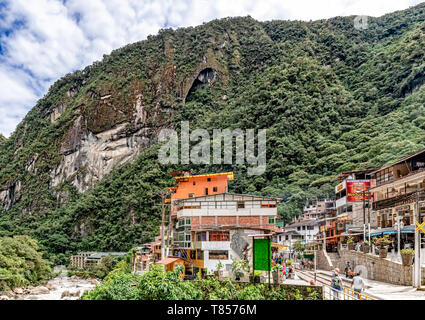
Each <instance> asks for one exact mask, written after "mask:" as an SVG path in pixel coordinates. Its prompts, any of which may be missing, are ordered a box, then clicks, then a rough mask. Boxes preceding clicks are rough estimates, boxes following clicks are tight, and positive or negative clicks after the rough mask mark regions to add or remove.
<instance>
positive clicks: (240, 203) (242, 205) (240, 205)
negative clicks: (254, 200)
mask: <svg viewBox="0 0 425 320" xmlns="http://www.w3.org/2000/svg"><path fill="white" fill-rule="evenodd" d="M237 204H238V209H245V201H238V202H237Z"/></svg>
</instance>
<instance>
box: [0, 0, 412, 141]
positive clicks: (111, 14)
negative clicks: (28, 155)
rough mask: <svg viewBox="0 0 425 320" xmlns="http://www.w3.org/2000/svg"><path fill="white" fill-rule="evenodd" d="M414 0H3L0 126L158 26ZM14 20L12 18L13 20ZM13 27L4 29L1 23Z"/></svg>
mask: <svg viewBox="0 0 425 320" xmlns="http://www.w3.org/2000/svg"><path fill="white" fill-rule="evenodd" d="M419 2H420V1H419V0H375V1H370V0H327V1H318V0H293V1H281V0H269V1H266V0H261V1H260V0H248V1H246V0H232V1H229V0H216V1H211V0H176V1H172V0H156V1H153V0H127V1H124V0H90V1H88V0H31V1H25V0H3V4H5V5H6V6H5V7H4V6H3V7H2V6H1V5H0V14H1V16H2V18H1V19H0V46H1V47H0V48H1V50H2V51H3V55H1V51H0V84H1V86H0V115H1V117H0V132H1V133H3V134H5V135H7V136H8V135H10V133H11V132H12V131H13V130H14V128H15V127H16V125H17V124H18V123H19V121H21V119H22V118H23V117H24V116H25V114H26V113H27V112H28V110H29V109H30V108H31V107H33V106H34V105H35V103H36V101H37V99H39V98H40V97H41V96H42V95H44V94H45V93H46V91H47V88H48V86H49V85H50V84H51V83H52V82H53V81H55V80H56V79H58V78H60V77H61V76H63V75H65V74H67V73H69V72H72V71H74V70H76V69H81V68H83V67H85V66H86V65H88V64H91V63H92V62H93V61H94V60H100V59H101V58H102V56H103V54H108V53H110V52H111V51H112V50H113V49H117V48H119V47H121V46H123V45H125V44H128V43H132V42H135V41H139V40H143V39H146V37H147V36H148V35H149V34H156V33H157V32H158V30H159V29H160V28H162V27H164V26H166V25H167V26H171V27H173V28H176V27H187V26H196V25H199V24H202V23H203V22H206V21H209V20H212V19H215V18H223V17H230V16H246V15H248V14H249V15H251V16H252V17H253V18H255V19H258V20H262V21H264V20H271V19H291V20H295V19H296V20H316V19H323V18H330V17H333V16H338V15H360V14H366V15H371V16H380V15H383V14H385V13H389V12H392V11H395V10H401V9H405V8H407V7H409V6H412V5H415V4H417V3H419ZM16 22H18V23H16ZM7 29H9V30H12V32H10V33H9V34H8V35H6V33H5V32H4V30H7Z"/></svg>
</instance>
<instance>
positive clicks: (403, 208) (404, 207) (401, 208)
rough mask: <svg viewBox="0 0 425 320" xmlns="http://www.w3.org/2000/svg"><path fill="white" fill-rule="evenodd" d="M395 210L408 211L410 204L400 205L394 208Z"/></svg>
mask: <svg viewBox="0 0 425 320" xmlns="http://www.w3.org/2000/svg"><path fill="white" fill-rule="evenodd" d="M395 210H396V211H409V210H410V206H401V207H397V208H395Z"/></svg>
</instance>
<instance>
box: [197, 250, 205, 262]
mask: <svg viewBox="0 0 425 320" xmlns="http://www.w3.org/2000/svg"><path fill="white" fill-rule="evenodd" d="M196 255H197V256H198V260H204V251H202V250H199V249H198V250H196Z"/></svg>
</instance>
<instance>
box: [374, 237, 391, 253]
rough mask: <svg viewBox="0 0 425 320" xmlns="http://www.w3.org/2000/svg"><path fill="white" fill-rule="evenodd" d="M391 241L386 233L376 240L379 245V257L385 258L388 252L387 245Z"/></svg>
mask: <svg viewBox="0 0 425 320" xmlns="http://www.w3.org/2000/svg"><path fill="white" fill-rule="evenodd" d="M391 242H392V241H391V240H390V238H389V236H388V235H386V236H384V237H382V238H379V239H378V240H376V245H377V246H378V247H379V257H380V258H381V259H385V258H386V257H387V254H388V245H389V244H390V243H391Z"/></svg>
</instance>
